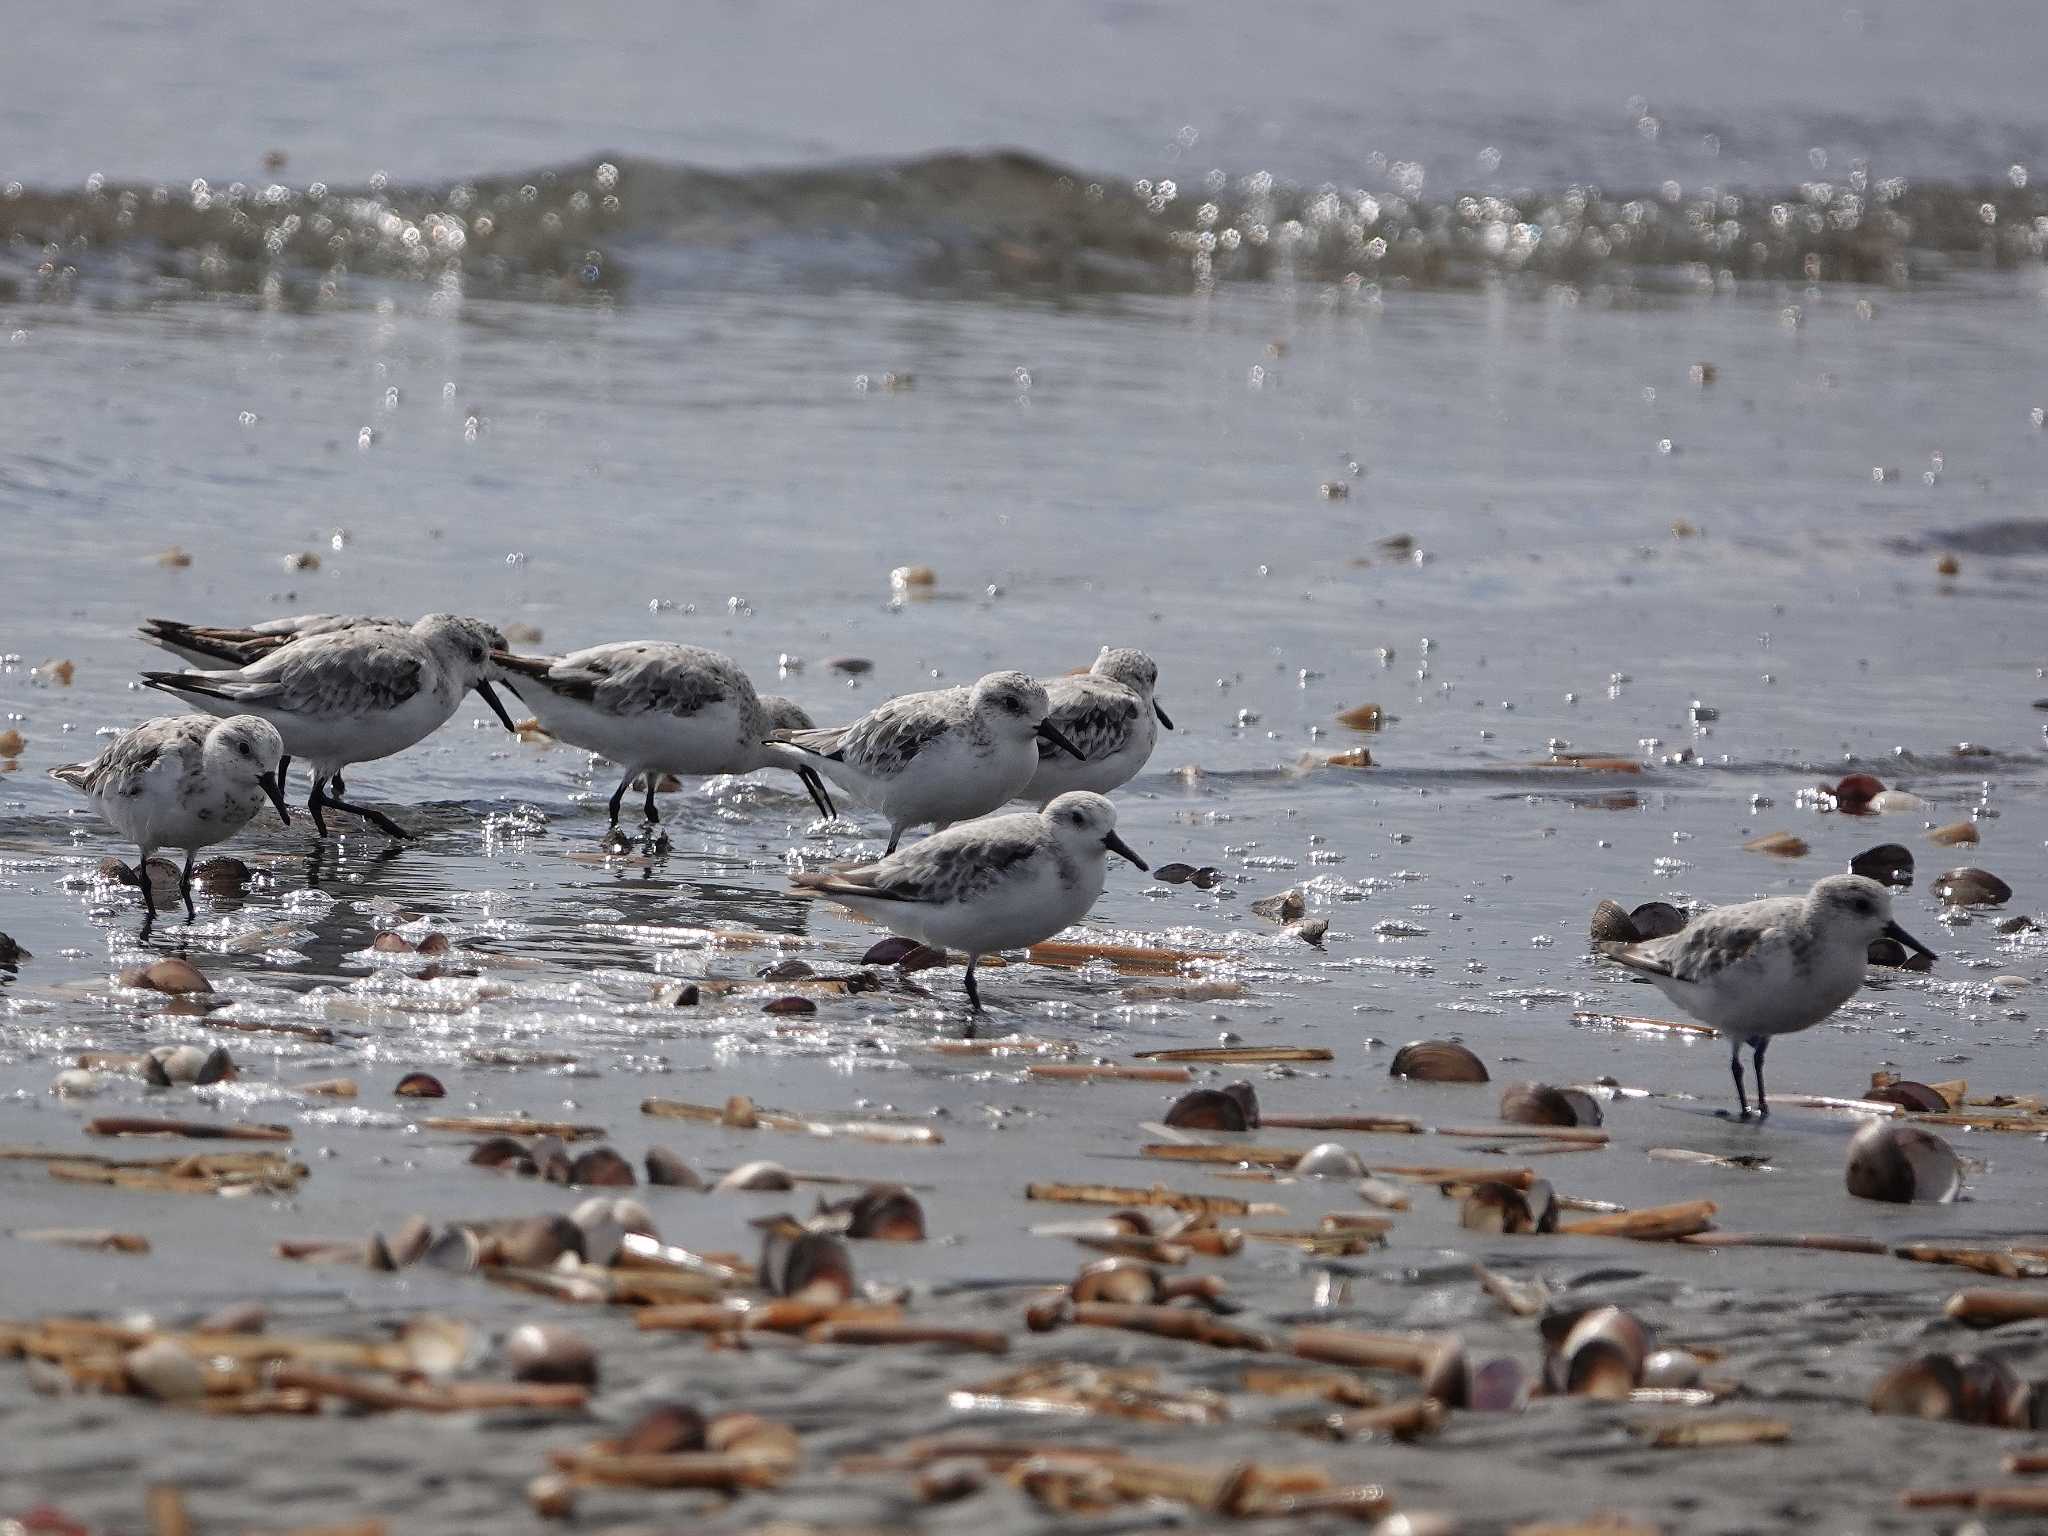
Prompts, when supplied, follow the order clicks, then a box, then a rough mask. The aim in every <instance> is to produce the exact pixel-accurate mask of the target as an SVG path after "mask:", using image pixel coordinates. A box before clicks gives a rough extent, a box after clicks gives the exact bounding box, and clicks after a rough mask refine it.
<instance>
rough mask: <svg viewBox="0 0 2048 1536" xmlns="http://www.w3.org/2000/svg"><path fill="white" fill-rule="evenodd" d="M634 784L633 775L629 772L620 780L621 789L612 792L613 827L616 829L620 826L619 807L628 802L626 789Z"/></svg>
mask: <svg viewBox="0 0 2048 1536" xmlns="http://www.w3.org/2000/svg"><path fill="white" fill-rule="evenodd" d="M632 782H633V775H632V772H631V770H628V771H627V773H626V776H625V777H624V778H623V779H621V780H619V787H618V788H617V789H615V790H613V791H612V825H613V826H615V827H616V826H617V825H618V824H619V807H620V806H621V805H623V804H625V801H626V787H627V786H628V785H629V784H631V783H632Z"/></svg>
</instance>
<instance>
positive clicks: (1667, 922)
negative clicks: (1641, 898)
mask: <svg viewBox="0 0 2048 1536" xmlns="http://www.w3.org/2000/svg"><path fill="white" fill-rule="evenodd" d="M1628 920H1629V921H1630V922H1631V923H1632V924H1634V925H1635V930H1636V938H1637V939H1638V940H1639V941H1640V940H1643V939H1661V938H1665V937H1667V936H1668V935H1670V934H1674V933H1677V932H1678V931H1679V930H1680V929H1681V928H1683V927H1684V926H1685V925H1686V924H1687V923H1689V922H1691V921H1692V919H1691V918H1689V917H1687V916H1686V915H1685V914H1684V913H1683V912H1681V911H1679V910H1678V908H1676V907H1674V906H1673V905H1671V903H1670V902H1668V901H1646V902H1644V903H1643V904H1642V905H1641V906H1639V907H1637V908H1636V909H1635V910H1634V911H1632V912H1630V913H1629V915H1628Z"/></svg>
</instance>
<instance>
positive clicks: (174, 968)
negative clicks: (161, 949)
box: [121, 956, 213, 997]
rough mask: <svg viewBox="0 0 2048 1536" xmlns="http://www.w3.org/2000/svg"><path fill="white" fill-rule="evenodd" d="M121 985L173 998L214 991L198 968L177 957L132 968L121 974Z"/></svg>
mask: <svg viewBox="0 0 2048 1536" xmlns="http://www.w3.org/2000/svg"><path fill="white" fill-rule="evenodd" d="M121 985H122V986H124V987H138V988H140V989H142V990H143V991H146V992H163V993H166V994H168V995H170V996H172V997H180V996H184V995H186V994H188V993H196V992H211V991H212V990H213V983H212V982H210V981H208V980H207V979H206V978H205V977H204V976H203V975H201V974H200V971H199V967H198V966H196V965H194V964H193V963H192V962H191V961H190V960H181V959H178V958H177V957H176V956H171V957H170V958H168V959H164V960H158V961H156V962H155V963H154V964H152V965H141V966H131V967H130V968H129V969H127V970H125V971H123V972H122V973H121Z"/></svg>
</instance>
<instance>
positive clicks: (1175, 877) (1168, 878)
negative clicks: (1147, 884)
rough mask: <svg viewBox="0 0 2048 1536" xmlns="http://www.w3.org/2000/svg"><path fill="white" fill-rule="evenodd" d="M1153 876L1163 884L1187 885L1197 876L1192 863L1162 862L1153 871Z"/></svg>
mask: <svg viewBox="0 0 2048 1536" xmlns="http://www.w3.org/2000/svg"><path fill="white" fill-rule="evenodd" d="M1152 878H1153V879H1154V880H1157V881H1158V882H1159V883H1160V884H1161V885H1186V884H1187V883H1188V882H1189V881H1190V880H1192V879H1194V878H1195V866H1194V865H1192V864H1161V865H1160V866H1159V867H1158V868H1156V869H1154V870H1153V871H1152Z"/></svg>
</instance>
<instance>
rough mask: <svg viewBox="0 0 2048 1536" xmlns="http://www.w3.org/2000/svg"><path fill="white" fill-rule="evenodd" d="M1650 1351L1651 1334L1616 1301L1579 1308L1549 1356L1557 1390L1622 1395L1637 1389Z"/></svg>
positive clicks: (1588, 1395)
mask: <svg viewBox="0 0 2048 1536" xmlns="http://www.w3.org/2000/svg"><path fill="white" fill-rule="evenodd" d="M1648 1354H1649V1336H1648V1334H1647V1333H1646V1332H1645V1331H1644V1329H1643V1325H1642V1324H1641V1323H1640V1322H1638V1321H1637V1320H1636V1319H1635V1317H1634V1316H1633V1315H1631V1314H1630V1313H1627V1312H1624V1311H1623V1310H1622V1309H1621V1308H1620V1307H1594V1308H1592V1309H1591V1310H1590V1311H1587V1312H1584V1313H1582V1314H1581V1315H1580V1316H1579V1318H1578V1319H1577V1321H1575V1322H1574V1323H1573V1324H1572V1325H1571V1328H1570V1330H1569V1331H1568V1332H1567V1333H1566V1334H1565V1336H1564V1342H1563V1343H1562V1344H1560V1345H1559V1346H1558V1349H1557V1353H1556V1354H1555V1355H1554V1356H1553V1357H1552V1359H1551V1366H1550V1375H1551V1379H1552V1384H1553V1385H1554V1386H1555V1387H1556V1388H1557V1390H1559V1391H1562V1392H1565V1393H1568V1394H1570V1395H1572V1396H1576V1397H1604V1398H1625V1397H1627V1396H1628V1394H1629V1393H1630V1392H1631V1391H1633V1390H1634V1389H1635V1386H1636V1382H1637V1378H1638V1377H1639V1376H1640V1375H1641V1374H1642V1368H1643V1361H1644V1359H1645V1358H1646V1357H1647V1356H1648Z"/></svg>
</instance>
